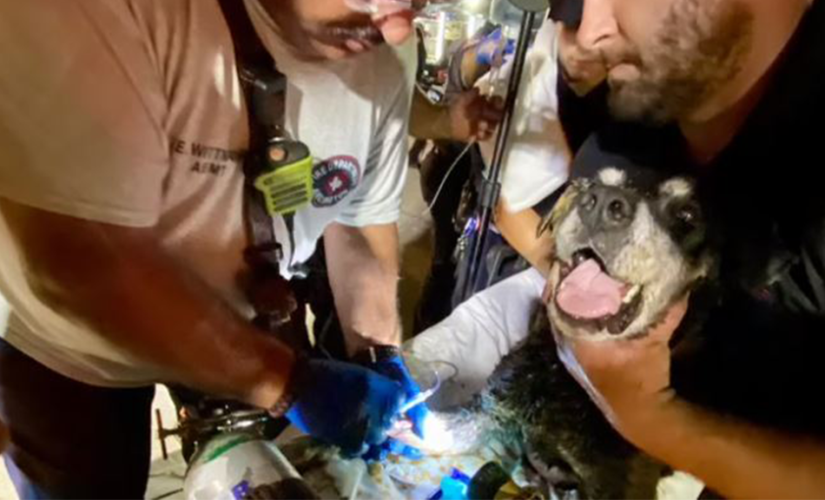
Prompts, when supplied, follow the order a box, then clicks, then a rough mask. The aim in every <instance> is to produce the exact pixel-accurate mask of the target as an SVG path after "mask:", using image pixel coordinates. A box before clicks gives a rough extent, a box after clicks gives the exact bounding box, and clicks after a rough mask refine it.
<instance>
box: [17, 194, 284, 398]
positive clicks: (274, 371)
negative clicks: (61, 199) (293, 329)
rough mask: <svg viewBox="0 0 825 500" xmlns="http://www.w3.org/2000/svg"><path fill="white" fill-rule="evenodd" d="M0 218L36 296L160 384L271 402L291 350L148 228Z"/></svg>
mask: <svg viewBox="0 0 825 500" xmlns="http://www.w3.org/2000/svg"><path fill="white" fill-rule="evenodd" d="M3 215H5V216H6V219H7V221H8V222H9V226H10V227H12V228H13V231H14V232H15V233H16V234H15V236H16V238H17V239H18V241H19V243H20V245H21V248H23V249H25V252H26V255H27V260H28V262H29V265H28V267H29V269H28V271H29V273H28V279H29V282H30V284H31V286H32V288H33V290H34V291H35V293H37V294H38V296H39V297H40V298H41V300H43V301H44V302H46V303H47V304H48V305H50V306H51V307H52V308H54V309H56V310H58V311H59V312H60V313H61V314H63V315H64V316H66V317H67V318H68V319H69V320H70V321H76V322H79V323H83V324H84V325H86V326H87V327H89V328H91V329H92V330H94V331H95V332H97V333H99V334H100V335H101V336H103V337H105V338H106V339H107V340H109V341H110V342H112V343H114V344H116V345H118V346H121V347H123V348H124V349H126V350H128V351H129V352H130V353H131V354H132V355H133V356H135V358H137V359H139V360H142V361H143V362H145V363H147V364H148V365H150V366H153V368H154V372H155V373H159V374H160V375H161V377H163V379H164V380H160V381H163V382H175V383H181V384H185V385H187V386H190V387H193V388H195V389H199V390H202V391H204V392H208V393H212V394H215V395H219V396H225V397H232V398H237V399H241V400H244V401H246V402H249V403H252V404H256V405H259V406H262V407H266V406H271V405H272V404H274V403H275V402H276V401H277V399H278V398H279V397H280V395H281V393H282V391H283V387H284V385H285V382H286V380H287V378H288V377H289V374H290V370H291V368H292V365H293V362H294V358H293V355H292V353H291V351H290V350H289V349H287V348H286V347H285V346H284V345H282V344H281V343H279V342H278V341H277V340H275V339H274V338H273V337H271V336H267V335H265V334H263V333H262V332H260V331H258V330H256V329H255V328H253V327H252V326H251V325H249V324H248V323H247V322H246V321H245V320H244V319H243V318H241V317H239V316H238V315H237V314H236V313H234V312H233V311H232V310H230V309H229V307H227V306H226V305H225V304H224V303H223V302H222V301H221V300H220V299H218V298H217V297H216V296H214V295H213V294H212V293H211V292H210V291H209V290H208V289H207V288H206V287H205V286H204V285H203V284H202V283H200V282H199V281H198V280H197V279H195V278H194V277H192V276H189V275H188V273H187V272H186V271H184V270H183V269H182V267H181V266H180V265H178V264H177V263H176V262H175V261H174V260H173V259H171V258H170V257H169V256H167V255H166V254H165V253H164V252H163V250H162V249H161V248H160V246H159V244H158V243H157V242H156V241H155V239H154V234H153V231H152V230H150V229H148V230H139V229H129V228H121V227H116V226H109V225H105V224H98V223H93V222H88V221H82V220H79V219H73V218H70V217H63V216H58V215H55V214H49V213H47V212H42V211H37V210H32V209H27V208H22V207H19V206H15V205H13V204H6V205H4V206H3ZM43 228H48V230H46V231H44V230H43ZM56 243H57V244H56Z"/></svg>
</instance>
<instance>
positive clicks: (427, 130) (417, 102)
mask: <svg viewBox="0 0 825 500" xmlns="http://www.w3.org/2000/svg"><path fill="white" fill-rule="evenodd" d="M410 135H412V136H413V137H415V138H416V139H432V140H442V139H451V138H452V135H453V133H452V125H451V123H450V110H449V108H447V107H444V106H436V105H435V104H432V103H430V102H429V101H428V100H427V98H425V97H424V96H423V95H422V94H421V92H419V91H417V90H416V91H415V92H413V103H412V108H411V109H410Z"/></svg>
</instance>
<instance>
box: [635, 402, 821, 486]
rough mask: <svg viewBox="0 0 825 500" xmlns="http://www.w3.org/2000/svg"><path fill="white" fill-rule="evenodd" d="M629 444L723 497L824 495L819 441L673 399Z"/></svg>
mask: <svg viewBox="0 0 825 500" xmlns="http://www.w3.org/2000/svg"><path fill="white" fill-rule="evenodd" d="M644 427H645V429H644V430H640V432H638V433H636V436H635V437H636V438H637V439H633V441H635V442H636V444H637V445H638V446H640V447H641V448H642V449H644V450H645V451H647V452H648V453H650V454H651V455H653V456H654V457H656V458H658V459H660V460H662V461H664V462H665V463H667V464H668V465H670V466H671V467H674V468H676V469H679V470H684V471H686V472H689V473H691V474H693V475H695V476H696V477H698V478H700V479H701V480H703V481H704V482H705V483H706V484H707V485H708V486H710V487H711V488H713V489H714V490H716V491H717V492H718V493H719V494H721V495H722V496H724V497H726V498H823V497H825V474H823V473H822V472H823V471H825V443H823V442H821V441H818V440H815V439H808V438H803V437H800V436H792V435H786V434H783V433H780V432H775V431H771V430H768V429H765V428H760V427H757V426H754V425H751V424H747V423H744V422H741V421H738V420H736V419H733V418H727V417H724V416H721V415H717V414H713V413H710V412H707V411H705V410H703V409H701V408H698V407H696V406H694V405H691V404H689V403H687V402H684V401H679V400H677V401H675V402H673V403H671V404H670V405H668V406H667V407H666V408H665V409H664V410H663V412H662V413H661V414H660V415H658V416H657V419H656V422H655V424H653V425H647V426H644Z"/></svg>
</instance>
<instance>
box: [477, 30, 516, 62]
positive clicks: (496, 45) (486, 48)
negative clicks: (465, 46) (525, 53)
mask: <svg viewBox="0 0 825 500" xmlns="http://www.w3.org/2000/svg"><path fill="white" fill-rule="evenodd" d="M515 51H516V42H515V40H510V39H508V38H505V37H504V34H503V33H502V31H501V28H498V29H496V30H495V31H493V32H492V33H490V34H489V35H487V36H485V37H484V38H482V39H481V40H480V41H479V43H478V46H477V47H476V62H477V63H478V64H481V65H484V66H496V67H498V66H501V65H503V64H504V62H505V60H506V58H507V56H509V55H511V54H513V53H514V52H515Z"/></svg>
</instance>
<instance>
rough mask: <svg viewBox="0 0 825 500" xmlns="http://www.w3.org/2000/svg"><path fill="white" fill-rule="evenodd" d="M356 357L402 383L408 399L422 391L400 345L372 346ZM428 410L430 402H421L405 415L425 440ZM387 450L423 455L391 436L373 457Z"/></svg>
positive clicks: (397, 453)
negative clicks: (402, 355)
mask: <svg viewBox="0 0 825 500" xmlns="http://www.w3.org/2000/svg"><path fill="white" fill-rule="evenodd" d="M356 359H357V360H358V361H359V362H360V363H362V364H364V365H365V366H368V367H370V368H371V369H373V370H375V371H376V372H378V373H380V374H382V375H384V376H386V377H389V378H391V379H393V380H395V381H396V382H398V383H400V384H401V386H402V387H403V388H404V396H405V398H406V399H405V401H409V400H411V399H413V398H414V397H416V396H418V395H419V394H421V388H420V387H419V386H418V383H416V381H415V380H414V379H413V378H412V375H411V374H410V370H409V369H408V368H407V365H406V364H405V363H404V358H402V357H401V352H400V350H399V349H398V348H397V347H392V346H375V347H371V348H368V349H367V350H366V351H363V352H361V353H359V354H358V355H357V356H356ZM429 412H430V410H429V408H427V405H426V404H424V403H420V404H418V405H416V406H413V407H412V408H410V409H409V410H407V412H406V414H405V416H406V417H407V418H408V419H409V420H410V422H411V423H412V426H413V432H414V433H415V434H416V435H417V436H418V437H420V438H422V439H423V438H424V419H425V418H426V417H427V415H428V414H429ZM387 453H393V454H396V455H404V456H406V457H409V458H413V459H417V458H421V456H422V454H421V452H420V451H419V450H418V449H416V448H413V447H410V446H406V445H404V444H402V443H400V442H398V441H395V440H393V439H389V440H387V442H386V443H385V444H384V445H383V446H382V449H381V450H380V451H378V450H370V458H383V457H384V456H385V455H386V454H387Z"/></svg>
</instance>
